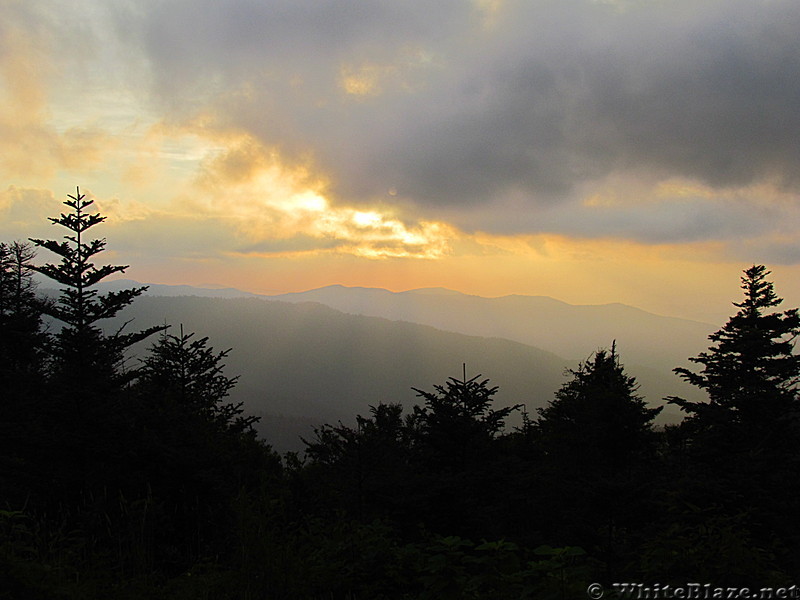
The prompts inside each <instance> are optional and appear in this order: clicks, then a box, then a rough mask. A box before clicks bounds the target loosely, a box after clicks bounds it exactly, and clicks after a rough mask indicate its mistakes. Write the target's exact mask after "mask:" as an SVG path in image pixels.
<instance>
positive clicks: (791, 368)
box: [668, 265, 800, 446]
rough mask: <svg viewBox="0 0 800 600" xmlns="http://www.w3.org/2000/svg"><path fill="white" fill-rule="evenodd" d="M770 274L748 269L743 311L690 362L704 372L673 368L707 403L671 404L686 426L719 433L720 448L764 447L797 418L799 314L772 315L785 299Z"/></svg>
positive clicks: (678, 401)
mask: <svg viewBox="0 0 800 600" xmlns="http://www.w3.org/2000/svg"><path fill="white" fill-rule="evenodd" d="M769 274H770V272H769V271H767V270H766V268H765V267H764V266H763V265H754V266H752V267H750V268H749V269H747V270H745V271H744V276H743V277H742V286H741V287H742V290H743V291H744V300H743V301H742V302H738V303H734V306H736V307H738V308H739V311H738V312H737V313H736V314H735V315H734V316H732V317H731V318H730V319H729V320H728V322H727V323H726V324H725V326H724V327H723V328H722V329H720V330H719V331H717V332H716V333H713V334H712V335H710V336H709V339H710V340H711V341H712V342H713V345H712V346H711V347H710V348H709V349H708V351H707V352H701V353H700V354H699V356H697V357H695V358H690V359H689V360H690V361H692V362H694V363H697V364H699V365H701V366H702V368H701V370H700V371H699V372H694V371H690V370H689V369H686V368H683V367H679V368H676V369H674V371H675V372H676V373H677V374H678V375H680V376H681V377H682V378H683V379H685V380H686V381H688V382H689V383H691V384H692V385H695V386H697V387H699V388H701V389H703V390H705V391H706V392H707V393H708V398H709V400H708V402H690V401H688V400H685V399H682V398H677V397H672V398H669V399H668V401H669V402H670V403H672V404H675V405H677V406H679V407H680V408H681V409H682V410H683V411H685V412H686V413H688V415H689V423H688V424H689V426H690V428H691V429H693V430H694V431H695V432H696V433H701V432H702V433H703V434H711V435H716V434H719V435H720V436H722V437H721V438H720V439H719V440H718V442H719V443H722V444H725V443H726V442H725V441H724V440H723V439H722V438H729V441H730V442H731V443H732V444H735V445H737V446H740V445H741V442H742V441H743V439H745V438H747V439H750V440H751V441H752V442H753V443H754V444H756V445H761V444H763V443H766V442H767V441H768V440H769V439H770V438H772V437H774V435H775V434H776V433H777V432H776V428H782V429H785V427H781V426H782V425H784V426H785V425H787V424H788V422H789V421H790V420H792V419H794V418H796V415H797V410H798V400H797V391H796V385H797V382H798V377H800V356H797V355H796V354H794V352H793V350H794V339H795V338H796V336H797V335H798V333H800V315H798V309H796V308H795V309H791V310H787V311H784V312H768V311H769V310H770V309H772V308H774V307H776V306H778V305H779V304H780V303H781V302H782V301H783V300H782V299H781V298H779V297H778V296H777V295H776V294H775V291H774V289H773V284H772V283H771V282H770V281H768V280H767V279H766V278H767V276H768V275H769ZM741 436H744V438H742V437H741Z"/></svg>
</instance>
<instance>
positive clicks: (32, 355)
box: [0, 242, 46, 390]
mask: <svg viewBox="0 0 800 600" xmlns="http://www.w3.org/2000/svg"><path fill="white" fill-rule="evenodd" d="M35 254H36V253H35V252H34V250H33V248H32V247H31V245H30V244H27V243H22V242H13V243H11V244H5V243H0V381H4V384H3V387H4V388H5V389H6V390H7V389H8V386H9V385H11V384H13V381H12V380H11V378H13V377H18V376H22V375H23V374H24V373H32V372H39V371H41V367H42V365H41V361H42V358H43V357H42V354H43V349H44V346H45V342H46V335H45V334H44V332H43V331H42V309H43V307H44V303H43V302H42V301H40V300H39V299H38V298H37V297H36V284H35V282H34V281H33V277H32V275H33V267H32V265H31V261H32V260H33V258H34V256H35Z"/></svg>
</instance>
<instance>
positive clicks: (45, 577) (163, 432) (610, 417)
mask: <svg viewBox="0 0 800 600" xmlns="http://www.w3.org/2000/svg"><path fill="white" fill-rule="evenodd" d="M91 204H92V202H91V201H87V200H86V199H85V198H84V196H82V195H81V194H80V192H79V191H77V192H76V194H75V195H74V196H69V200H67V202H65V205H66V207H67V209H68V210H66V211H65V213H64V214H61V215H60V216H59V217H55V218H53V219H51V220H52V221H53V223H54V224H56V225H58V226H60V227H61V228H63V229H65V230H66V235H65V237H64V238H63V239H62V240H61V241H56V240H41V239H31V240H29V241H24V242H20V241H12V242H6V243H2V244H0V390H2V392H0V398H1V400H0V599H25V600H36V599H50V598H54V599H65V600H66V599H90V600H91V599H109V598H110V599H116V598H119V599H138V598H153V599H161V598H163V599H184V598H185V599H198V598H207V599H229V598H230V599H234V598H236V599H319V600H322V599H343V600H344V599H349V600H362V599H411V598H423V599H424V598H429V599H437V600H438V599H469V598H488V599H515V600H516V599H520V598H536V599H548V598H553V599H562V598H563V599H571V598H585V597H586V593H587V592H586V590H587V586H588V585H589V584H590V583H592V582H597V583H599V584H601V585H603V586H605V587H606V589H607V590H608V592H607V594H606V596H605V597H614V596H613V593H614V592H613V590H612V588H611V586H612V584H613V583H615V582H625V581H636V582H645V583H651V584H656V583H658V584H660V585H685V584H687V583H688V582H702V583H710V584H712V585H715V586H748V587H750V588H760V587H765V586H773V587H780V586H785V587H788V586H791V585H792V584H794V583H797V582H799V581H800V577H799V576H800V529H799V528H798V524H797V523H798V520H797V518H796V515H797V514H798V510H800V493H799V492H800V490H798V487H799V486H800V478H798V460H799V459H800V450H799V449H798V444H797V441H798V439H800V438H799V437H798V436H799V434H800V400H799V399H798V390H797V382H798V376H799V375H800V357H798V356H797V355H795V354H794V345H793V342H794V340H795V338H796V336H797V334H798V333H799V332H800V316H799V315H798V311H797V309H791V310H782V309H780V308H779V305H780V304H781V299H780V298H779V297H778V296H777V294H776V291H775V289H774V286H773V283H772V282H771V281H770V279H769V276H770V272H769V271H768V270H767V268H766V267H765V266H763V265H754V266H752V267H750V268H747V269H746V270H745V271H744V272H743V275H742V278H741V282H742V297H741V298H740V299H737V300H736V301H735V303H734V306H735V309H736V310H735V314H733V315H732V316H731V317H730V319H729V320H728V321H727V323H725V324H724V325H723V326H722V327H721V328H720V329H719V330H718V331H717V332H716V333H714V334H713V335H711V336H710V339H709V343H710V344H709V347H708V349H707V351H705V352H702V353H700V354H699V355H698V356H696V357H687V363H690V364H691V366H690V367H686V366H678V365H676V368H675V375H676V380H677V379H678V378H681V379H683V380H685V381H687V382H688V383H690V384H691V385H692V386H695V387H697V388H698V389H700V390H702V391H703V392H704V393H705V395H706V400H705V401H702V402H698V401H690V400H686V399H683V398H680V397H669V398H665V399H663V401H661V400H660V402H662V403H670V404H673V405H675V406H677V407H679V408H680V409H681V410H682V411H683V415H684V418H683V420H682V422H680V423H679V424H676V425H666V426H655V425H654V419H655V418H656V416H657V414H658V413H659V411H660V410H661V408H658V407H656V408H653V404H652V403H650V404H648V403H647V402H646V401H645V399H644V398H642V397H641V396H640V395H639V394H638V385H637V382H636V380H635V379H634V378H633V377H631V376H630V375H628V374H627V373H626V371H625V367H624V365H623V361H622V357H621V356H620V353H619V352H618V350H617V348H616V346H615V344H614V342H613V340H609V346H608V348H605V349H600V350H597V351H595V352H594V353H591V349H588V351H587V355H588V358H587V359H586V360H585V361H584V362H582V363H580V364H578V365H575V366H574V368H573V369H571V370H569V371H568V372H567V373H565V375H564V381H563V384H562V386H561V388H560V389H559V390H558V391H557V392H556V394H555V396H554V397H553V398H551V399H548V400H549V401H548V402H547V404H546V406H544V407H543V408H541V409H538V410H537V411H536V412H535V413H534V414H531V413H528V412H527V411H526V410H525V409H524V407H523V406H522V405H515V406H509V407H505V408H496V407H495V406H494V405H493V399H494V396H495V394H496V393H497V390H498V387H497V386H502V381H497V382H496V381H494V380H492V379H490V377H491V374H490V373H488V374H486V377H484V376H483V375H477V376H471V377H470V376H468V375H467V373H466V370H464V371H463V372H462V373H456V374H454V376H453V377H452V378H450V379H448V380H446V381H444V382H419V384H418V385H419V388H418V389H417V388H415V392H416V393H417V397H418V404H417V405H416V406H414V407H413V408H412V409H411V410H406V409H404V408H403V406H401V405H400V404H399V403H398V404H394V403H391V402H376V403H375V404H374V405H373V406H371V407H370V410H369V412H368V413H367V414H365V415H358V416H355V415H354V417H355V420H354V423H355V424H354V425H345V424H343V423H332V424H324V425H323V424H320V425H319V426H318V427H317V428H316V429H315V430H314V433H313V435H311V436H309V437H308V439H305V440H304V444H305V451H304V452H301V453H287V454H284V455H280V454H278V453H277V452H275V451H274V450H273V449H272V448H271V446H270V440H269V439H266V440H264V439H260V438H259V437H258V436H257V434H256V430H255V428H254V425H255V423H256V420H257V418H256V417H253V416H249V415H248V414H246V412H245V411H244V409H243V407H242V405H241V404H240V403H236V402H232V401H231V400H230V398H229V392H230V391H231V390H232V389H233V388H234V386H235V385H236V383H237V378H236V376H235V375H231V374H228V373H226V371H225V359H226V356H227V353H228V352H229V351H228V350H218V349H215V348H214V346H213V340H209V339H208V338H206V337H203V333H202V332H189V331H184V330H183V328H182V327H181V326H180V323H172V324H169V326H167V325H165V324H148V326H147V328H145V329H143V330H137V329H136V328H135V327H134V326H133V324H132V323H126V324H125V325H123V326H122V327H120V328H119V329H118V330H116V331H112V332H110V333H109V332H108V331H106V330H104V329H103V328H102V324H103V323H104V322H106V320H108V319H113V318H114V317H116V316H117V315H118V313H119V312H120V311H122V310H123V309H124V308H125V307H127V306H128V305H130V304H131V303H134V302H136V299H137V297H138V296H139V295H141V294H142V293H143V291H144V288H131V289H128V290H123V291H116V292H107V293H100V292H98V291H97V290H96V286H97V284H99V283H100V282H101V281H103V280H105V279H106V278H108V277H109V276H112V275H114V274H116V273H121V272H124V270H125V269H126V268H127V267H124V266H108V265H103V266H98V265H97V264H95V261H97V260H99V259H100V258H102V256H101V255H102V252H103V251H104V249H105V245H106V242H105V240H104V239H102V238H98V237H96V236H94V235H91V234H93V233H94V231H95V229H94V227H96V226H99V225H101V224H102V221H103V220H104V217H103V216H101V215H100V214H98V213H94V212H92V207H91ZM52 256H55V257H57V260H58V262H53V263H46V262H45V263H42V262H41V261H39V260H38V259H39V258H40V257H41V258H43V259H45V260H46V259H47V257H52ZM37 273H38V274H39V275H41V276H44V277H46V278H48V279H50V280H52V281H53V282H54V283H55V285H56V286H57V287H59V288H60V290H61V291H60V295H59V296H58V297H57V298H48V297H46V296H44V295H41V294H39V293H38V291H37V287H36V284H35V280H34V274H37ZM531 318H535V315H532V316H531ZM664 335H665V336H668V335H669V332H664ZM652 343H653V345H658V344H659V340H658V339H654V340H652ZM135 346H145V347H147V350H146V351H145V352H144V353H143V354H142V356H143V357H142V358H136V359H134V358H132V357H131V354H130V351H131V349H132V348H134V347H135ZM631 358H633V357H631ZM474 366H475V367H477V368H480V365H474ZM266 393H268V390H265V394H266ZM517 415H520V416H521V425H519V426H513V427H512V426H509V425H508V424H507V421H508V420H509V418H510V417H511V416H517ZM516 422H519V420H517V421H516Z"/></svg>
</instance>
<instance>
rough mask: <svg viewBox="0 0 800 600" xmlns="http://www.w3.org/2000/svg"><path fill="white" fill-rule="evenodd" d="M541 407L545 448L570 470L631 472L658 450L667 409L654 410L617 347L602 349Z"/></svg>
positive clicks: (539, 424)
mask: <svg viewBox="0 0 800 600" xmlns="http://www.w3.org/2000/svg"><path fill="white" fill-rule="evenodd" d="M568 374H570V375H571V376H572V379H570V380H569V381H567V382H566V383H565V384H564V385H563V386H562V387H561V389H560V390H558V391H557V392H556V395H555V399H554V400H553V401H552V402H550V404H549V405H548V406H546V407H544V408H540V409H539V419H538V421H537V423H536V428H537V429H538V433H539V435H540V436H541V441H542V448H543V450H544V451H545V452H547V453H548V454H550V455H558V460H559V461H560V462H562V463H563V466H564V467H567V468H569V469H570V470H573V471H574V470H580V471H594V470H596V469H604V470H619V469H626V468H628V467H629V466H630V465H631V464H632V463H634V462H636V461H637V459H638V457H640V455H641V454H642V452H646V451H647V450H646V449H647V448H648V447H649V448H650V449H652V444H653V439H652V438H653V432H652V429H651V428H652V422H653V419H655V417H656V416H657V415H658V413H659V412H660V411H661V408H648V407H647V404H646V402H645V401H644V399H643V398H642V397H641V396H639V395H638V394H637V393H636V391H637V389H638V384H637V383H636V379H635V378H634V377H631V376H629V375H627V374H626V373H625V369H624V367H623V365H622V364H620V362H619V357H618V356H617V353H616V346H615V345H612V348H611V351H610V352H609V351H607V350H598V351H597V352H596V353H595V354H594V356H592V357H591V358H590V359H589V360H588V361H586V362H585V363H581V364H580V365H579V367H578V369H577V370H572V369H570V370H569V371H568Z"/></svg>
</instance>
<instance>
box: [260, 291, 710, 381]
mask: <svg viewBox="0 0 800 600" xmlns="http://www.w3.org/2000/svg"><path fill="white" fill-rule="evenodd" d="M271 298H272V299H274V300H280V301H282V302H309V301H310V302H319V303H321V304H325V305H326V306H330V307H332V308H335V309H337V310H341V311H342V312H347V313H352V314H361V315H367V316H374V317H383V318H386V319H392V320H400V321H410V322H413V323H421V324H424V325H430V326H432V327H437V328H439V329H444V330H447V331H456V332H459V333H465V334H467V335H478V336H487V337H501V338H505V339H509V340H513V341H516V342H521V343H523V344H529V345H532V346H535V347H538V348H543V349H545V350H548V351H550V352H553V353H555V354H557V355H559V356H563V357H564V358H567V359H572V360H583V359H585V358H586V357H587V356H588V355H589V354H591V353H592V352H593V351H594V350H596V349H597V348H600V347H608V346H610V345H611V343H612V342H613V341H614V340H616V342H617V347H618V348H619V349H620V351H621V353H622V356H623V357H624V356H629V357H630V358H631V360H632V361H634V362H635V363H636V364H641V365H643V366H647V367H652V368H656V369H664V368H667V369H668V370H669V369H672V368H673V367H676V366H679V365H682V364H685V362H686V359H687V358H688V357H689V356H695V355H696V354H697V353H698V352H700V351H702V350H704V349H705V348H707V346H708V335H709V334H710V333H712V332H713V331H715V329H716V327H714V326H713V325H710V324H708V323H701V322H697V321H690V320H687V319H679V318H675V317H664V316H660V315H655V314H653V313H649V312H646V311H644V310H641V309H639V308H635V307H632V306H627V305H624V304H619V303H613V304H603V305H572V304H568V303H566V302H562V301H560V300H556V299H554V298H550V297H548V296H522V295H510V296H501V297H498V298H484V297H481V296H471V295H468V294H462V293H460V292H454V291H452V290H441V289H440V288H433V289H432V290H431V289H420V290H409V291H406V292H390V291H388V290H384V289H379V288H351V287H345V286H340V285H333V286H327V287H323V288H318V289H314V290H309V291H307V292H297V293H290V294H280V295H276V296H271Z"/></svg>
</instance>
